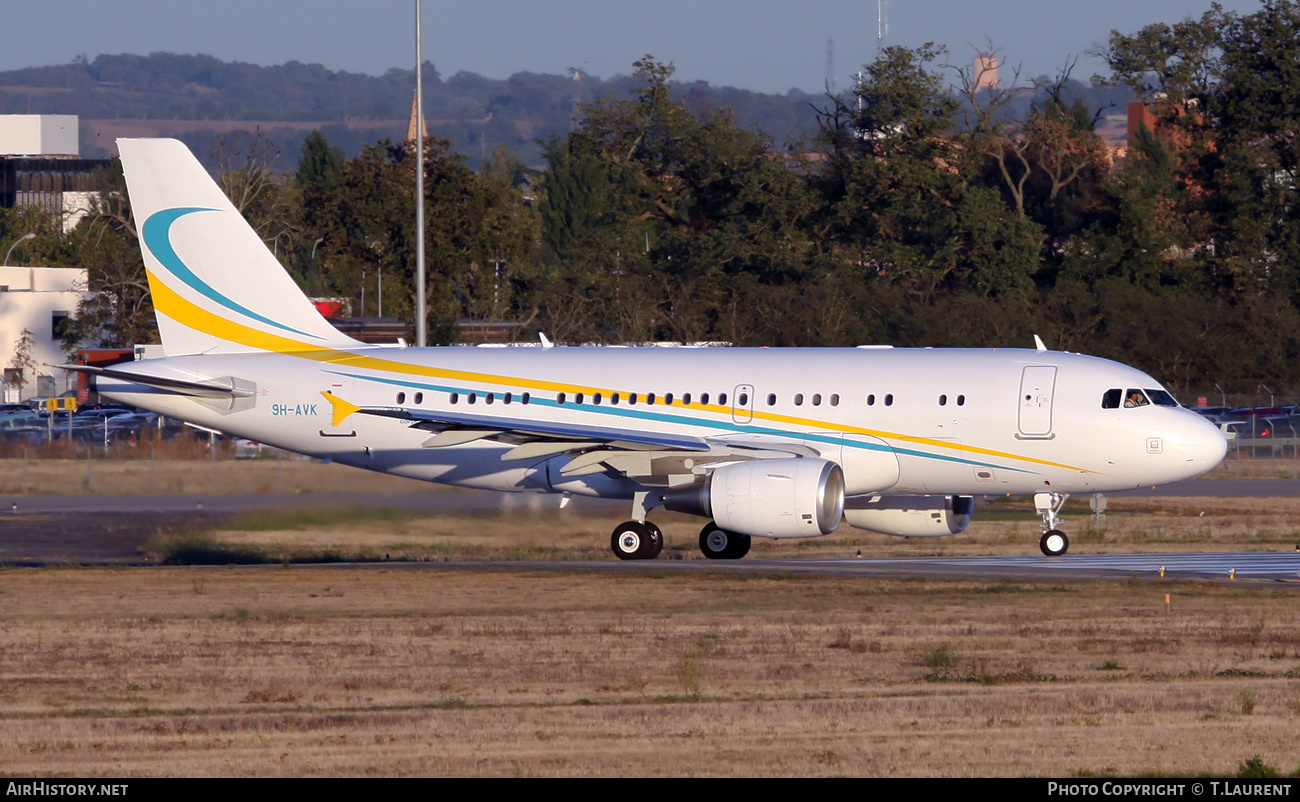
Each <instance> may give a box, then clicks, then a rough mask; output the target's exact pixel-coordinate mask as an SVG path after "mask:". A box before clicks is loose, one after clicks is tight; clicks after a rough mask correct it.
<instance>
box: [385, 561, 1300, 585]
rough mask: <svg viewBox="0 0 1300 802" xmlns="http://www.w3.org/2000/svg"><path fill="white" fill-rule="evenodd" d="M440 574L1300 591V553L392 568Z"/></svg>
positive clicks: (435, 564) (408, 565)
mask: <svg viewBox="0 0 1300 802" xmlns="http://www.w3.org/2000/svg"><path fill="white" fill-rule="evenodd" d="M388 565H389V566H391V567H399V566H400V567H406V568H413V569H425V570H434V571H439V570H442V571H456V570H468V571H483V570H496V571H546V572H560V573H664V572H668V573H684V574H690V573H726V574H732V573H734V574H747V575H755V574H787V575H788V574H800V575H806V576H844V577H876V578H880V577H890V578H895V579H907V578H914V577H915V578H922V579H960V580H1090V579H1111V580H1115V579H1130V578H1138V579H1145V580H1155V579H1159V578H1161V570H1162V569H1163V570H1164V574H1163V578H1164V579H1170V580H1174V579H1209V580H1216V581H1222V582H1269V583H1287V584H1290V585H1292V586H1294V587H1295V588H1296V589H1297V590H1300V553H1297V552H1263V551H1248V552H1220V553H1183V554H1078V555H1070V554H1067V555H1065V556H1062V557H1043V556H1034V555H1023V556H1022V555H1011V556H1000V557H911V558H888V559H872V558H855V559H842V560H825V559H806V560H750V559H744V560H705V559H689V560H672V559H659V560H646V561H628V562H619V561H613V560H590V561H586V560H545V561H543V560H521V561H511V562H446V563H439V562H428V563H404V564H391V563H390V564H388Z"/></svg>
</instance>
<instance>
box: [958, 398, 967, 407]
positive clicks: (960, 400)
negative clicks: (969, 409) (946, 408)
mask: <svg viewBox="0 0 1300 802" xmlns="http://www.w3.org/2000/svg"><path fill="white" fill-rule="evenodd" d="M957 406H959V407H964V406H966V396H964V395H959V396H957Z"/></svg>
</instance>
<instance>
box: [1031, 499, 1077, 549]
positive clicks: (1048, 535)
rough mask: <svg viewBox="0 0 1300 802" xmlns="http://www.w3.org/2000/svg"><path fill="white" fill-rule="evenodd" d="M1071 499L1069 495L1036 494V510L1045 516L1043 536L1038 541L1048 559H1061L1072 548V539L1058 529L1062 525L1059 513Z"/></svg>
mask: <svg viewBox="0 0 1300 802" xmlns="http://www.w3.org/2000/svg"><path fill="white" fill-rule="evenodd" d="M1069 497H1070V494H1069V493H1035V494H1034V510H1035V511H1036V512H1037V513H1038V514H1039V515H1041V516H1043V536H1042V538H1040V539H1039V541H1038V548H1039V549H1041V550H1042V552H1043V554H1046V555H1047V556H1048V557H1060V556H1061V555H1062V554H1064V553H1065V552H1066V550H1067V549H1069V548H1070V539H1069V538H1068V537H1066V536H1065V533H1064V532H1062V531H1061V530H1060V529H1057V527H1058V526H1060V525H1061V518H1060V515H1059V513H1060V512H1061V508H1062V507H1064V506H1065V501H1066V499H1068V498H1069Z"/></svg>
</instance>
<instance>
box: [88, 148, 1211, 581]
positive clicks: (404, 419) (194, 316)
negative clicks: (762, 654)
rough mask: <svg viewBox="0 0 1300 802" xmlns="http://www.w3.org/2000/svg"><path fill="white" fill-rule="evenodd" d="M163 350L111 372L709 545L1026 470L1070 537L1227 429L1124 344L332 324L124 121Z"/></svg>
mask: <svg viewBox="0 0 1300 802" xmlns="http://www.w3.org/2000/svg"><path fill="white" fill-rule="evenodd" d="M118 144H119V148H120V151H121V156H122V164H123V167H124V168H125V171H126V180H127V187H128V191H129V194H130V200H131V206H132V209H133V210H134V214H135V219H136V220H137V221H138V225H139V233H140V240H141V248H142V250H143V253H144V261H145V266H146V269H147V270H148V277H149V286H150V289H151V291H152V294H153V302H154V307H155V309H156V311H157V316H158V328H159V331H160V332H161V335H162V345H163V352H164V354H165V357H163V358H159V359H150V360H142V361H138V362H133V363H130V364H127V365H119V366H114V367H111V368H107V369H94V368H81V369H82V370H86V371H88V372H90V373H92V374H94V376H93V381H94V383H95V385H96V389H97V390H98V391H99V392H100V393H101V394H103V395H105V396H107V397H109V398H112V399H115V400H118V401H123V402H126V403H128V404H133V405H135V406H139V407H143V408H145V409H149V410H153V411H156V412H160V413H163V414H166V415H171V416H174V417H177V418H181V419H183V420H186V421H190V422H192V423H195V424H197V425H199V426H203V427H207V428H211V429H215V430H219V431H222V432H226V433H229V434H232V435H236V436H240V437H246V438H249V439H252V440H256V441H259V442H263V443H267V444H270V445H274V446H278V447H280V448H283V449H287V450H290V451H295V452H299V453H302V454H309V455H311V456H314V457H319V458H322V459H325V460H332V461H334V462H339V463H342V464H345V465H352V466H355V467H358V468H365V469H368V470H373V471H381V472H384V473H391V474H394V475H397V476H408V477H412V478H416V479H423V480H427V481H430V482H438V483H442V484H448V485H459V486H462V487H475V488H487V489H492V490H507V491H518V492H528V493H568V494H575V495H585V496H599V497H603V498H615V499H626V500H628V501H629V502H630V508H631V514H630V520H628V521H626V522H624V523H622V524H620V525H619V526H617V527H616V528H615V529H614V531H613V533H612V535H611V537H610V546H611V548H612V550H613V552H614V554H616V555H617V556H618V557H620V558H622V559H652V558H654V557H656V556H657V555H658V554H659V552H660V550H661V549H662V548H663V534H662V532H661V531H660V529H659V527H657V526H656V525H655V524H654V523H652V522H651V521H649V520H647V517H648V516H649V514H650V513H651V512H652V511H653V510H655V509H658V508H661V507H662V508H665V509H668V510H673V511H678V512H684V513H690V514H694V515H698V516H700V517H702V518H706V519H709V522H708V523H707V524H706V525H705V526H704V529H703V531H702V532H701V533H700V541H699V542H700V549H701V551H703V553H704V554H705V555H706V556H708V557H711V558H720V559H735V558H739V557H743V556H744V555H745V554H746V553H747V552H748V551H749V547H750V539H751V538H753V537H766V538H808V537H818V536H821V535H826V534H829V533H830V532H832V531H834V530H835V529H836V527H837V526H839V525H840V523H841V521H842V520H847V522H848V523H849V524H850V525H852V526H855V527H859V528H862V529H867V530H871V531H874V532H882V533H885V534H889V535H897V536H902V537H928V536H943V535H953V534H957V533H958V532H961V531H962V530H963V529H965V528H966V526H967V525H968V524H969V522H970V520H971V515H972V512H973V508H974V496H977V495H985V494H1007V493H1010V494H1025V495H1032V496H1033V497H1034V503H1035V507H1036V509H1037V511H1038V513H1039V514H1040V515H1041V516H1042V521H1043V524H1042V528H1043V536H1042V539H1041V541H1040V548H1041V549H1042V551H1043V552H1044V553H1046V554H1048V555H1059V554H1063V553H1064V552H1065V551H1066V549H1067V547H1068V544H1069V541H1068V539H1067V537H1066V535H1065V534H1064V533H1062V532H1061V531H1060V529H1059V521H1060V519H1059V512H1060V509H1061V505H1062V504H1063V503H1064V501H1065V499H1066V498H1067V497H1068V495H1069V494H1071V493H1093V492H1104V491H1115V490H1123V489H1128V488H1136V487H1144V486H1150V485H1155V484H1164V483H1167V482H1174V481H1177V480H1180V479H1187V478H1189V477H1193V476H1196V475H1197V474H1200V473H1203V472H1205V471H1208V470H1210V469H1211V468H1213V467H1214V466H1215V465H1217V464H1218V463H1219V461H1220V460H1221V459H1222V458H1223V456H1224V454H1225V452H1226V450H1227V443H1226V441H1225V440H1224V437H1223V435H1222V434H1221V433H1220V432H1219V430H1218V429H1216V428H1215V427H1214V426H1213V425H1211V424H1210V423H1208V422H1206V421H1205V420H1203V419H1202V418H1201V417H1200V416H1198V415H1196V414H1195V413H1193V412H1191V411H1190V410H1187V409H1183V408H1181V407H1179V405H1178V404H1177V402H1175V401H1174V399H1173V398H1172V396H1170V394H1169V393H1168V392H1166V391H1165V390H1164V389H1163V388H1162V387H1161V386H1160V383H1159V382H1157V381H1156V380H1155V379H1153V378H1151V377H1150V376H1148V375H1146V374H1145V373H1143V372H1141V371H1139V370H1135V369H1133V368H1130V367H1126V366H1125V365H1121V364H1118V363H1115V362H1111V361H1108V360H1104V359H1098V358H1095V357H1088V356H1082V355H1079V354H1071V353H1062V352H1055V351H1048V350H1045V349H1043V348H1042V347H1041V343H1040V344H1039V348H1038V349H1000V348H999V349H989V350H976V349H929V348H925V349H901V348H900V349H894V348H846V349H820V348H818V349H804V348H799V349H795V348H789V349H786V348H774V349H750V348H698V349H695V348H676V349H662V348H624V347H605V348H586V347H584V348H565V347H547V348H474V347H460V348H442V347H440V348H410V347H402V346H373V345H366V344H363V343H360V342H358V341H356V340H353V339H351V338H349V337H346V336H344V335H343V334H341V333H339V332H338V331H337V330H335V329H334V328H333V327H332V326H330V324H329V323H328V322H327V321H326V320H325V319H324V318H323V317H322V316H321V315H320V314H319V313H318V312H317V310H316V309H315V307H314V306H312V304H311V303H310V301H309V300H308V299H307V297H306V296H305V295H304V294H303V293H302V292H301V291H300V290H299V289H298V287H297V285H295V284H294V282H293V280H292V279H291V278H290V277H289V275H288V274H287V273H286V272H285V271H284V269H283V268H282V267H281V266H280V264H279V263H278V262H277V261H276V259H275V257H274V256H273V255H272V254H271V253H270V251H268V250H267V248H266V246H265V245H264V244H263V243H262V241H261V240H260V239H259V238H258V236H257V235H256V233H255V232H254V231H253V229H252V228H251V227H250V226H249V225H248V224H247V223H246V222H245V221H244V219H243V218H242V217H241V216H240V214H239V213H238V212H237V211H236V209H235V208H234V206H233V205H232V204H231V203H230V201H229V200H227V198H226V196H225V195H224V194H223V193H222V192H221V190H220V189H219V188H218V187H217V185H216V183H215V182H214V181H213V180H212V179H211V177H210V176H209V175H208V174H207V172H206V171H205V170H204V168H203V167H202V166H201V165H200V164H199V162H198V161H197V160H196V159H195V158H194V156H193V155H192V154H191V153H190V152H189V151H188V150H187V149H186V148H185V146H184V145H182V144H181V143H179V142H177V141H174V140H149V139H125V140H119V143H118Z"/></svg>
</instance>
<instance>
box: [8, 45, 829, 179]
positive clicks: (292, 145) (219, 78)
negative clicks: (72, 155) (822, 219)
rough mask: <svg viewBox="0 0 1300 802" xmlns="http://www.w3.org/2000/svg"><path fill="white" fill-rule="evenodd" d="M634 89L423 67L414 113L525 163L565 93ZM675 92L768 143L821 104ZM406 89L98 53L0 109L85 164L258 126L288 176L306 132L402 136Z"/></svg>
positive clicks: (618, 80) (736, 93)
mask: <svg viewBox="0 0 1300 802" xmlns="http://www.w3.org/2000/svg"><path fill="white" fill-rule="evenodd" d="M634 85H635V84H634V80H633V79H632V78H630V77H628V76H616V77H614V78H611V79H609V80H602V79H600V78H597V77H595V76H591V75H587V74H585V73H583V74H580V78H579V80H577V81H575V80H574V76H572V75H542V74H536V73H529V72H521V73H516V74H514V75H512V76H510V77H509V78H507V79H505V80H494V79H491V78H484V77H483V76H480V75H476V74H474V73H469V72H458V73H456V74H455V75H453V76H451V77H450V78H448V79H445V80H444V79H443V78H442V77H441V76H440V75H439V73H438V71H437V69H436V68H435V67H434V66H433V65H432V64H429V63H427V62H426V67H425V98H424V107H425V118H426V119H427V120H428V126H429V133H431V134H435V135H437V136H442V137H446V138H447V139H450V140H452V141H453V142H455V143H456V146H457V148H458V149H459V150H460V152H462V153H464V154H465V155H466V156H467V157H468V159H469V161H470V163H471V164H472V165H477V163H478V161H479V158H480V157H481V156H482V155H484V154H490V153H491V152H492V149H493V148H495V147H496V146H497V145H498V144H500V143H502V142H504V143H506V144H507V145H508V146H509V147H510V149H511V150H512V151H514V152H515V153H516V154H518V155H519V156H520V157H521V158H522V159H523V160H524V161H525V162H526V163H529V164H532V165H536V164H538V163H539V162H540V161H541V158H540V148H539V147H538V145H537V142H538V141H539V140H542V141H544V140H546V139H547V138H549V137H551V136H555V135H561V134H563V133H565V132H566V131H568V129H569V126H570V124H571V118H572V115H573V109H574V100H575V97H576V99H577V101H578V102H580V103H588V102H591V101H593V100H595V99H596V98H598V97H600V96H602V95H605V94H609V93H612V94H614V95H616V96H620V97H625V96H627V94H628V92H629V91H630V90H632V89H633V88H634ZM677 89H678V91H679V92H680V93H681V95H682V96H683V97H685V98H687V99H688V102H689V103H690V105H691V106H692V107H695V108H701V109H707V108H717V107H720V106H727V107H729V108H731V109H732V111H733V112H734V114H735V116H736V119H737V121H738V122H740V123H741V124H743V125H746V126H750V127H754V128H758V129H761V130H762V131H764V132H765V133H767V134H768V135H770V136H772V137H773V138H774V139H775V140H776V141H778V142H786V141H789V140H793V139H797V138H799V137H801V136H806V135H810V134H811V133H812V132H813V131H815V130H816V115H815V112H814V110H813V105H814V104H816V105H817V106H824V105H826V98H825V97H822V96H819V95H810V94H806V93H802V92H797V91H793V90H792V91H791V92H788V93H786V94H783V95H768V94H762V93H758V92H750V91H747V90H743V89H733V88H729V87H713V86H710V85H709V84H708V83H706V82H703V81H697V82H693V83H683V84H679V85H678V87H677ZM414 92H415V71H414V70H413V69H412V70H399V69H391V70H389V71H387V72H386V73H384V74H383V75H380V76H372V75H363V74H358V73H349V72H335V71H333V70H329V69H326V68H325V67H323V66H321V65H319V64H302V63H300V62H297V61H291V62H288V63H287V64H280V65H275V66H270V67H262V66H258V65H255V64H247V63H243V62H224V61H221V60H220V59H217V58H213V57H212V56H205V55H197V56H191V55H179V54H173V53H152V54H150V55H148V56H138V55H129V54H124V55H111V56H109V55H105V56H99V57H97V58H95V59H94V60H93V61H88V60H86V59H84V58H83V59H77V60H75V61H74V62H73V63H71V64H64V65H59V66H51V67H31V68H27V69H21V70H10V71H7V72H0V114H76V115H78V116H80V117H81V121H82V155H83V156H85V157H88V158H102V157H106V156H108V155H111V154H113V153H114V152H115V148H114V147H113V145H112V143H113V141H114V139H115V138H116V137H119V136H159V135H165V136H174V137H177V138H179V139H181V140H183V141H185V142H186V143H187V144H189V145H190V146H191V147H192V148H193V149H194V151H195V153H196V154H199V156H200V158H204V159H210V158H211V154H212V152H213V151H214V150H215V148H216V146H217V142H218V139H219V138H220V137H221V136H222V135H223V134H226V133H228V132H230V131H233V130H253V129H258V130H260V131H262V132H263V133H265V134H266V135H267V136H268V138H270V139H271V140H272V141H273V142H274V143H275V145H276V146H277V148H278V150H279V152H280V157H279V160H278V162H277V165H276V166H277V167H280V168H283V169H289V168H292V167H294V166H295V165H296V164H297V160H298V154H299V153H300V151H301V147H302V141H303V139H304V138H305V137H306V135H307V133H308V132H310V131H311V130H312V129H313V128H320V129H321V130H323V131H324V132H325V134H326V135H327V136H328V137H329V139H330V141H331V142H332V143H333V144H335V145H337V146H338V147H340V148H342V149H343V151H344V152H345V153H346V154H348V155H349V156H355V155H356V154H358V153H359V152H360V151H361V148H362V147H363V146H364V145H365V144H367V143H372V142H377V141H379V140H381V139H385V138H391V139H401V138H403V137H404V136H405V134H406V125H407V120H408V119H409V115H410V108H411V98H412V97H413V95H414Z"/></svg>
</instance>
